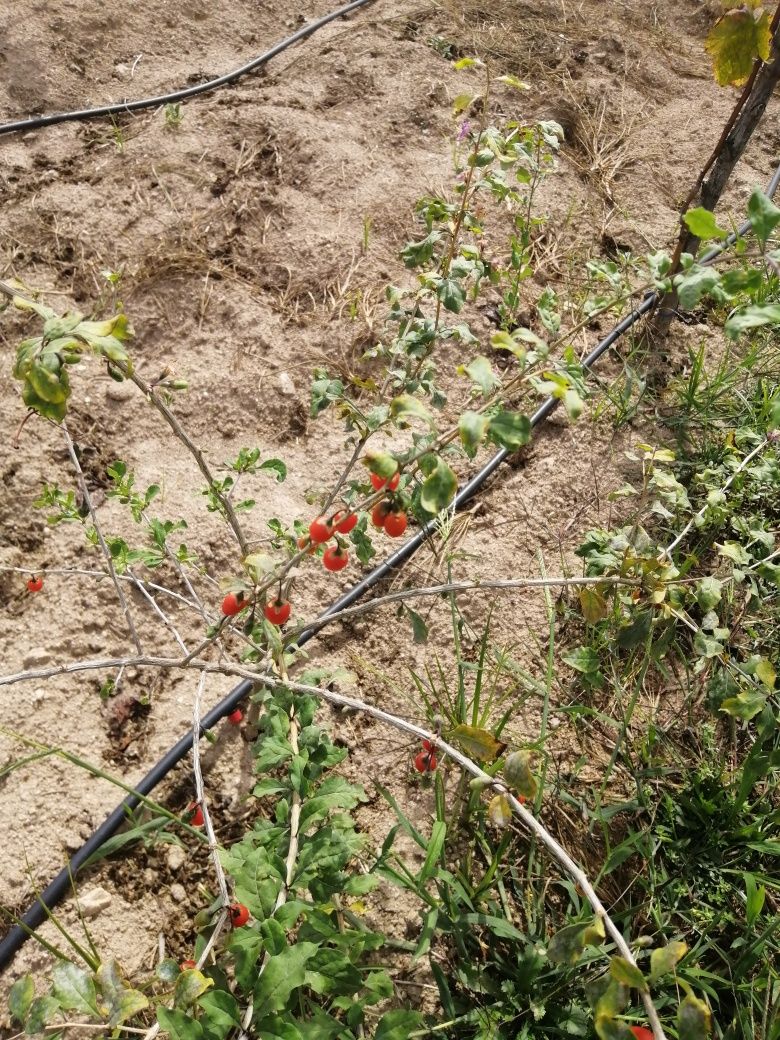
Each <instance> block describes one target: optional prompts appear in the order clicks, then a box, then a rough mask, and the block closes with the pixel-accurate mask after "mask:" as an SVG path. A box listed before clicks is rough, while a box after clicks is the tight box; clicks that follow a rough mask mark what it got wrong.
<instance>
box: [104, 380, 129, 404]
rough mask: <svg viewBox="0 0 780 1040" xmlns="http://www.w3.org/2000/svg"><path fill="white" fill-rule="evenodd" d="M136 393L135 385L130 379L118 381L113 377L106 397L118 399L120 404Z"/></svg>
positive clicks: (112, 399)
mask: <svg viewBox="0 0 780 1040" xmlns="http://www.w3.org/2000/svg"><path fill="white" fill-rule="evenodd" d="M134 394H135V387H134V386H133V384H132V383H131V382H130V380H129V379H126V380H124V382H122V383H117V382H116V381H115V380H113V379H112V380H111V382H110V383H109V384H108V385H107V386H106V397H107V398H108V399H109V401H117V402H119V404H124V402H125V401H129V400H130V398H131V397H132V396H133V395H134Z"/></svg>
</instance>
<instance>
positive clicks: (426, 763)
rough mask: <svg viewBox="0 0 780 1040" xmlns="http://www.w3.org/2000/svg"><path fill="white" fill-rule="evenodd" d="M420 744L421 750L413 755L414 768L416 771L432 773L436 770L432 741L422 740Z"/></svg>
mask: <svg viewBox="0 0 780 1040" xmlns="http://www.w3.org/2000/svg"><path fill="white" fill-rule="evenodd" d="M422 746H423V749H422V751H420V752H419V753H418V754H416V755H415V756H414V768H415V769H416V770H417V772H418V773H433V772H435V771H436V754H435V752H434V747H433V743H432V741H430V740H424V741H423V742H422Z"/></svg>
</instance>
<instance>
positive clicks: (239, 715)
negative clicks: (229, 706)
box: [228, 708, 244, 726]
mask: <svg viewBox="0 0 780 1040" xmlns="http://www.w3.org/2000/svg"><path fill="white" fill-rule="evenodd" d="M243 718H244V713H243V711H241V709H240V708H236V710H235V711H231V713H230V714H229V715H228V722H232V723H233V725H234V726H238V724H239V723H240V722H241V720H242V719H243Z"/></svg>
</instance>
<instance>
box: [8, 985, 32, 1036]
mask: <svg viewBox="0 0 780 1040" xmlns="http://www.w3.org/2000/svg"><path fill="white" fill-rule="evenodd" d="M34 997H35V983H34V982H33V978H32V975H22V977H21V978H20V979H17V980H16V982H15V983H14V984H13V986H11V990H10V992H9V994H8V1010H9V1011H10V1012H11V1017H12V1018H14V1019H15V1020H16V1021H17V1022H18V1023H19V1025H20V1026H23V1025H24V1020H25V1019H26V1018H27V1012H28V1011H29V1010H30V1005H31V1004H32V1002H33V998H34Z"/></svg>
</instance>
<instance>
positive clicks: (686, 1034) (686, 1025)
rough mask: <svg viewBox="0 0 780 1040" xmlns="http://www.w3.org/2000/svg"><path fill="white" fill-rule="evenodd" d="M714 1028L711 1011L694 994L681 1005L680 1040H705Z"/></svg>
mask: <svg viewBox="0 0 780 1040" xmlns="http://www.w3.org/2000/svg"><path fill="white" fill-rule="evenodd" d="M711 1028H712V1015H711V1014H710V1009H709V1008H708V1007H707V1005H706V1004H705V1003H704V1001H702V1000H699V999H698V997H694V996H693V994H692V993H689V994H688V996H687V997H686V998H685V1000H683V1002H682V1003H681V1004H680V1008H679V1010H678V1012H677V1030H678V1035H679V1037H680V1040H705V1037H707V1036H709V1034H710V1030H711Z"/></svg>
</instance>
